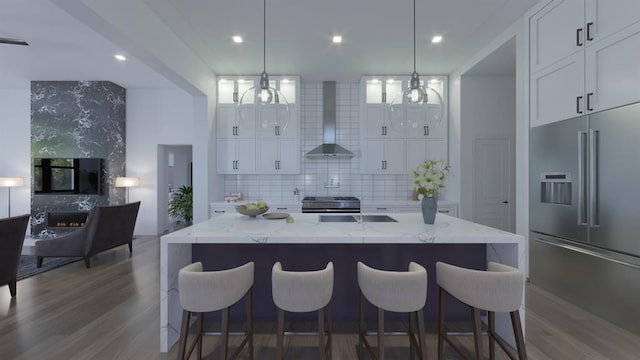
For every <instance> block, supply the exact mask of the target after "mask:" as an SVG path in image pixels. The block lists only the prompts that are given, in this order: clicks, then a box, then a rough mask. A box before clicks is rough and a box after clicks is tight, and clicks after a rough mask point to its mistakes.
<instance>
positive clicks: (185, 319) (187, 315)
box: [178, 310, 191, 360]
mask: <svg viewBox="0 0 640 360" xmlns="http://www.w3.org/2000/svg"><path fill="white" fill-rule="evenodd" d="M189 321H191V312H190V311H187V310H183V311H182V328H181V330H180V345H179V347H178V360H184V356H185V351H186V350H187V339H188V337H189Z"/></svg>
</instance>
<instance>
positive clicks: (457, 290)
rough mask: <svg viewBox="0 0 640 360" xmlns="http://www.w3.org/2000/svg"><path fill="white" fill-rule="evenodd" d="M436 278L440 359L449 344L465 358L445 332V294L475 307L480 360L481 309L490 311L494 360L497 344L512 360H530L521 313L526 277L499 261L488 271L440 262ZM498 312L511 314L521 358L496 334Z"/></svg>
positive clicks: (479, 357)
mask: <svg viewBox="0 0 640 360" xmlns="http://www.w3.org/2000/svg"><path fill="white" fill-rule="evenodd" d="M436 277H437V281H438V286H439V288H440V291H439V292H440V295H439V298H440V305H439V316H438V317H439V320H438V359H442V358H443V357H444V342H445V341H446V342H447V343H448V344H449V345H450V346H451V347H452V348H453V349H454V350H455V351H456V352H457V353H459V354H460V355H462V350H461V349H460V348H459V347H458V346H457V345H456V344H455V343H454V342H453V341H452V339H451V336H450V335H448V334H447V331H446V329H445V294H449V295H451V296H453V297H454V298H456V299H458V300H460V301H461V302H463V303H464V304H467V305H469V306H470V307H471V314H472V318H471V322H472V326H473V337H474V346H475V354H476V359H482V358H483V357H484V353H483V349H482V329H481V324H480V310H485V311H487V312H488V331H487V332H488V336H489V356H490V358H491V359H494V358H495V343H496V342H497V343H498V345H500V347H502V349H503V350H504V351H505V352H506V353H507V355H508V356H509V357H510V358H511V359H520V360H524V359H526V358H527V352H526V349H525V346H524V336H523V334H522V323H521V321H520V313H519V309H520V305H521V304H522V296H523V293H524V276H523V274H522V272H520V271H519V270H518V269H516V268H513V267H511V266H507V265H503V264H499V263H495V262H489V264H488V266H487V271H481V270H472V269H466V268H462V267H458V266H454V265H450V264H446V263H442V262H437V263H436ZM496 312H508V313H509V314H510V315H511V324H512V326H513V333H514V336H515V340H516V347H517V351H518V354H517V356H516V354H513V352H512V350H511V349H510V347H509V345H507V344H506V342H505V341H504V340H503V339H502V338H500V337H499V336H498V335H497V334H496V332H495V313H496ZM462 356H464V355H462Z"/></svg>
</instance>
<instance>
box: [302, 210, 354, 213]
mask: <svg viewBox="0 0 640 360" xmlns="http://www.w3.org/2000/svg"><path fill="white" fill-rule="evenodd" d="M302 212H303V213H306V214H326V213H333V214H340V213H342V214H354V213H356V214H357V213H359V212H360V209H302Z"/></svg>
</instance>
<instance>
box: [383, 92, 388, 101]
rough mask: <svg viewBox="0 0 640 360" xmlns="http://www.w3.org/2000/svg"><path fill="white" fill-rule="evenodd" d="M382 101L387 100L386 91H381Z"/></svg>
mask: <svg viewBox="0 0 640 360" xmlns="http://www.w3.org/2000/svg"><path fill="white" fill-rule="evenodd" d="M382 102H383V103H386V102H387V93H386V92H383V93H382Z"/></svg>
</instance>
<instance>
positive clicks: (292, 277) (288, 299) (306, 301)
mask: <svg viewBox="0 0 640 360" xmlns="http://www.w3.org/2000/svg"><path fill="white" fill-rule="evenodd" d="M271 278H272V293H273V302H274V303H275V304H276V306H277V307H278V334H277V344H276V359H279V360H280V359H282V358H283V346H284V335H285V332H284V313H285V311H288V312H296V313H300V312H310V311H317V312H318V341H319V350H320V359H322V360H324V359H331V346H332V344H331V337H332V332H333V331H332V330H333V329H332V327H333V326H332V322H331V297H332V296H333V263H332V262H329V263H328V264H327V266H326V267H325V268H324V269H322V270H317V271H285V270H282V264H280V262H276V263H275V264H274V265H273V269H272V272H271ZM325 310H326V313H327V314H326V315H327V316H326V321H327V330H328V331H327V335H328V336H327V339H326V341H325ZM287 335H295V333H287Z"/></svg>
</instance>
